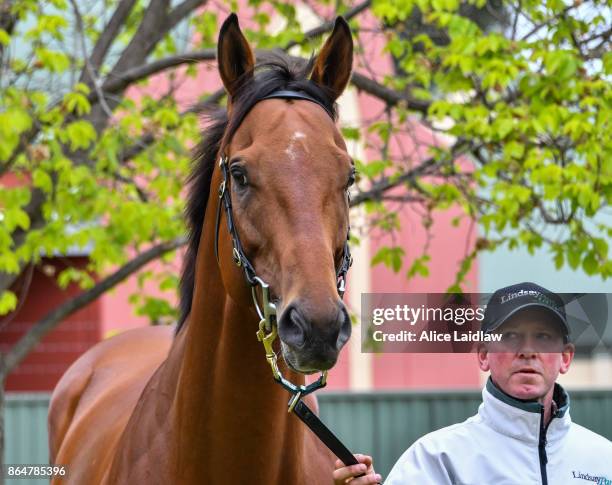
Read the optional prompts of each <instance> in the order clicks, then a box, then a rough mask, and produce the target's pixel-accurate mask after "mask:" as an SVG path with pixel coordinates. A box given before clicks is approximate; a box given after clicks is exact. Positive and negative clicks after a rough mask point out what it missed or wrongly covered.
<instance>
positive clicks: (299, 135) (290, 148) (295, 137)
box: [285, 131, 308, 162]
mask: <svg viewBox="0 0 612 485" xmlns="http://www.w3.org/2000/svg"><path fill="white" fill-rule="evenodd" d="M302 138H306V135H305V134H304V133H302V132H301V131H296V132H295V133H294V134H293V135H291V139H290V140H289V146H288V147H287V148H286V149H285V153H286V154H287V155H288V156H289V158H290V159H291V161H292V162H293V161H295V159H296V158H297V157H296V153H295V148H296V147H295V146H296V143H297V141H298V140H300V139H302ZM302 146H303V147H304V150H305V151H308V149H307V148H306V145H305V144H302Z"/></svg>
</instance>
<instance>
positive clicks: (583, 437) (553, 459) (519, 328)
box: [334, 283, 612, 485]
mask: <svg viewBox="0 0 612 485" xmlns="http://www.w3.org/2000/svg"><path fill="white" fill-rule="evenodd" d="M482 330H483V331H485V332H487V333H491V332H495V333H500V334H501V336H502V337H501V340H500V341H499V342H489V343H483V344H480V345H479V346H478V348H477V355H478V365H479V366H480V369H481V370H483V371H490V374H491V375H490V377H489V380H488V381H487V384H486V386H485V388H484V390H483V391H482V396H483V403H482V404H481V405H480V407H479V409H478V414H476V415H475V416H473V417H471V418H469V419H468V420H466V421H464V422H463V423H459V424H455V425H452V426H449V427H447V428H443V429H440V430H438V431H434V432H433V433H429V434H428V435H426V436H424V437H422V438H421V439H419V440H417V441H416V442H415V443H414V444H413V445H412V446H411V447H410V448H409V449H408V450H407V451H406V452H405V453H404V454H403V455H402V456H401V457H400V459H399V460H398V461H397V463H396V464H395V466H394V467H393V469H392V470H391V473H390V474H389V477H388V478H387V480H386V481H385V485H400V484H401V485H412V484H419V485H420V484H427V485H429V484H432V485H434V484H435V485H444V484H449V485H450V484H461V485H468V484H470V485H471V484H478V485H480V484H493V483H494V484H496V485H510V484H517V485H519V484H520V485H526V484H544V485H547V484H551V485H553V484H554V485H557V484H575V485H580V484H582V483H585V481H586V483H588V482H594V483H597V484H607V485H612V443H611V442H610V441H609V440H607V439H605V438H604V437H602V436H600V435H598V434H596V433H593V432H592V431H589V430H587V429H586V428H583V427H582V426H580V425H578V424H575V423H573V422H572V421H571V418H570V414H569V397H568V395H567V393H566V392H565V390H564V389H563V388H562V387H561V386H560V385H559V384H556V383H555V381H556V379H557V377H558V375H559V374H565V373H566V372H567V371H568V370H569V367H570V364H571V362H572V359H573V357H574V346H573V345H572V344H571V343H569V333H570V329H569V326H568V323H567V319H566V316H565V310H564V305H563V301H562V300H561V298H559V296H558V295H556V294H554V293H551V292H550V291H548V290H546V289H545V288H542V287H541V286H538V285H535V284H533V283H521V284H518V285H514V286H509V287H506V288H502V289H500V290H498V291H496V292H495V293H494V294H493V295H492V297H491V299H490V300H489V303H488V305H487V308H486V311H485V315H484V319H483V323H482ZM356 457H357V459H358V460H359V462H360V463H361V464H360V465H354V466H352V467H344V466H343V465H342V463H340V462H337V463H336V468H337V469H336V470H335V471H334V479H335V483H336V484H337V485H339V484H343V483H347V481H348V482H350V484H351V485H365V484H372V483H377V481H379V480H380V477H378V476H376V474H375V472H374V469H373V468H372V460H371V458H370V457H369V456H364V455H356ZM363 473H367V474H366V475H365V476H363V477H360V478H352V477H357V476H359V475H360V474H363Z"/></svg>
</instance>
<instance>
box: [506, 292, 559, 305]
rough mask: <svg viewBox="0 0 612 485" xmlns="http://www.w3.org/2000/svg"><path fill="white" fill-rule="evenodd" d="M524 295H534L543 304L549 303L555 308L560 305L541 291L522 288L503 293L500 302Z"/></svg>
mask: <svg viewBox="0 0 612 485" xmlns="http://www.w3.org/2000/svg"><path fill="white" fill-rule="evenodd" d="M522 296H532V297H534V298H535V299H536V300H539V301H541V302H542V303H543V304H545V305H548V306H550V307H553V308H558V307H559V305H558V304H557V303H555V302H554V301H553V300H551V299H550V298H549V297H548V296H546V295H544V294H543V293H542V292H540V291H536V290H520V291H516V292H513V293H508V294H506V295H502V296H501V299H500V303H502V304H503V303H507V302H509V301H512V300H514V299H515V298H520V297H522Z"/></svg>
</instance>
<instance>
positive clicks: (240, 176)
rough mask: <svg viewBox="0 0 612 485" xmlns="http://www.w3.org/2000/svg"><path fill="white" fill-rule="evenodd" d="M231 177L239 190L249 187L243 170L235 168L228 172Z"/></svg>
mask: <svg viewBox="0 0 612 485" xmlns="http://www.w3.org/2000/svg"><path fill="white" fill-rule="evenodd" d="M230 173H231V175H232V179H233V180H234V182H235V183H236V185H238V186H239V187H241V188H244V187H246V186H247V185H249V180H248V179H247V174H246V172H245V170H244V169H243V168H239V167H236V168H234V169H232V170H231V171H230Z"/></svg>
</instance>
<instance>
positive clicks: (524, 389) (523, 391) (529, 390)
mask: <svg viewBox="0 0 612 485" xmlns="http://www.w3.org/2000/svg"><path fill="white" fill-rule="evenodd" d="M540 380H541V376H539V375H537V374H535V375H534V376H533V377H531V376H529V377H525V376H516V375H515V376H514V378H513V379H512V381H513V382H512V383H511V384H510V389H508V390H507V391H506V392H507V393H508V394H510V395H511V396H512V397H515V398H517V399H525V400H530V399H539V398H540V397H542V396H543V395H544V394H545V392H544V386H543V383H542V382H539V381H540Z"/></svg>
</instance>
